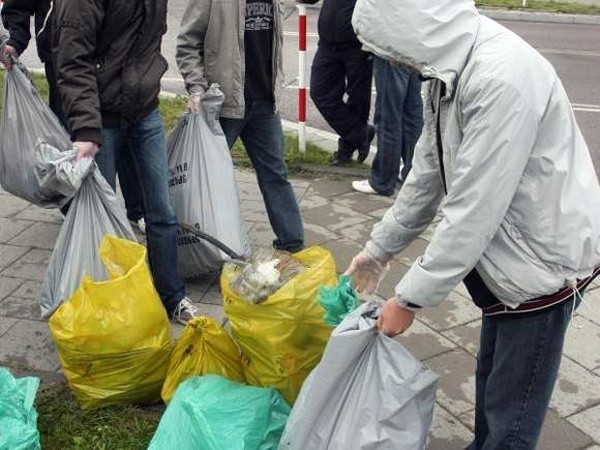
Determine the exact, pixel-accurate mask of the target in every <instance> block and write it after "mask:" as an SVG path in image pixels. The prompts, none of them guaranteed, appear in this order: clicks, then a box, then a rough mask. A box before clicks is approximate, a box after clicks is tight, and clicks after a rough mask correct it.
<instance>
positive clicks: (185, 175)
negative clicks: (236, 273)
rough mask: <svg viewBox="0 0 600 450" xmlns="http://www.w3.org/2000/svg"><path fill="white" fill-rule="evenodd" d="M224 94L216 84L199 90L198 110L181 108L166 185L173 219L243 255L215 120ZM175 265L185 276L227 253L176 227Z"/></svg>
mask: <svg viewBox="0 0 600 450" xmlns="http://www.w3.org/2000/svg"><path fill="white" fill-rule="evenodd" d="M223 98H224V95H223V93H222V92H221V91H220V89H219V88H218V85H215V84H213V85H211V87H210V88H209V89H208V91H206V92H205V93H204V95H202V100H201V113H200V114H192V113H186V114H185V115H184V116H183V117H182V118H181V119H180V121H179V123H178V124H177V126H176V127H175V129H174V130H173V132H172V133H171V135H170V136H169V140H168V144H167V147H168V154H169V191H170V193H171V198H172V199H173V207H174V209H175V213H176V214H177V219H178V221H179V222H180V223H182V224H188V225H190V226H192V227H194V228H197V229H198V230H200V231H202V232H204V233H206V234H208V235H209V236H211V237H213V238H215V239H217V240H218V241H220V242H222V243H223V244H225V245H226V246H227V247H229V248H230V249H231V250H233V252H235V253H236V254H237V255H240V256H242V257H247V256H249V254H250V241H249V239H248V234H247V231H246V225H245V223H244V220H243V218H242V214H241V208H240V199H239V194H238V189H237V181H236V179H235V170H234V167H233V161H232V159H231V154H230V152H229V147H228V145H227V140H226V139H225V135H224V134H223V130H222V129H221V125H220V124H219V111H220V109H221V104H222V103H223ZM177 254H178V257H177V260H178V263H177V268H178V271H179V273H180V275H181V276H182V277H184V278H189V277H194V276H198V275H201V274H205V273H209V272H214V271H217V270H220V269H221V266H222V265H223V262H224V261H227V260H229V256H228V255H227V254H225V253H224V252H223V251H221V250H219V249H218V248H217V247H216V246H214V245H213V244H211V243H209V242H207V241H205V240H203V239H200V238H199V237H197V236H195V235H194V234H193V233H191V232H190V231H189V230H186V229H184V228H181V229H180V230H179V232H178V235H177Z"/></svg>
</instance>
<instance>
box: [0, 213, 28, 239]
mask: <svg viewBox="0 0 600 450" xmlns="http://www.w3.org/2000/svg"><path fill="white" fill-rule="evenodd" d="M31 225H33V222H31V221H28V220H15V219H12V218H11V219H6V218H4V217H0V243H1V244H6V243H7V242H9V241H10V240H11V239H12V238H14V237H15V236H17V235H18V234H19V233H21V232H23V231H24V230H25V229H27V228H28V227H30V226H31Z"/></svg>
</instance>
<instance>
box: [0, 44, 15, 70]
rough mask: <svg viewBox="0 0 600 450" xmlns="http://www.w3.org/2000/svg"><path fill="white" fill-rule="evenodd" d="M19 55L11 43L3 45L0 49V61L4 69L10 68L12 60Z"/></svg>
mask: <svg viewBox="0 0 600 450" xmlns="http://www.w3.org/2000/svg"><path fill="white" fill-rule="evenodd" d="M18 57H19V55H18V54H17V50H15V48H14V47H13V46H11V45H5V46H4V47H3V48H2V51H0V62H2V64H3V65H4V67H5V68H6V70H11V69H12V67H13V62H14V61H15V60H16V59H17V58H18Z"/></svg>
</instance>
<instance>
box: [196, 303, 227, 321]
mask: <svg viewBox="0 0 600 450" xmlns="http://www.w3.org/2000/svg"><path fill="white" fill-rule="evenodd" d="M194 305H195V306H196V307H197V308H198V314H197V315H198V316H206V317H211V318H213V319H215V320H216V321H217V322H218V323H222V321H223V319H225V317H226V316H225V312H224V311H223V306H221V305H211V304H209V303H194Z"/></svg>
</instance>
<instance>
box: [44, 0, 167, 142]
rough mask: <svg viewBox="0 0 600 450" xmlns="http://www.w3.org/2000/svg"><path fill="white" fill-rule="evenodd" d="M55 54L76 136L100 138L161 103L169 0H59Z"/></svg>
mask: <svg viewBox="0 0 600 450" xmlns="http://www.w3.org/2000/svg"><path fill="white" fill-rule="evenodd" d="M53 16H54V23H53V33H52V56H53V58H54V61H55V67H56V73H57V79H58V89H59V92H60V97H61V101H62V105H63V108H64V110H65V114H66V115H67V117H68V119H69V128H70V130H71V133H72V134H73V136H74V139H76V140H81V141H94V142H98V143H99V142H100V140H101V133H100V132H101V128H102V126H104V127H126V126H128V125H132V124H135V123H137V122H139V121H140V120H141V119H143V118H144V117H146V116H147V115H148V114H149V113H150V112H151V111H152V109H154V108H155V107H156V106H157V105H158V93H159V91H160V79H161V77H162V75H163V74H164V73H165V71H166V70H167V62H166V60H165V58H164V57H163V56H162V55H161V54H160V45H161V40H162V35H163V34H164V33H165V31H166V29H167V21H166V20H167V17H166V16H167V0H57V1H56V2H55V13H54V15H53Z"/></svg>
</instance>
